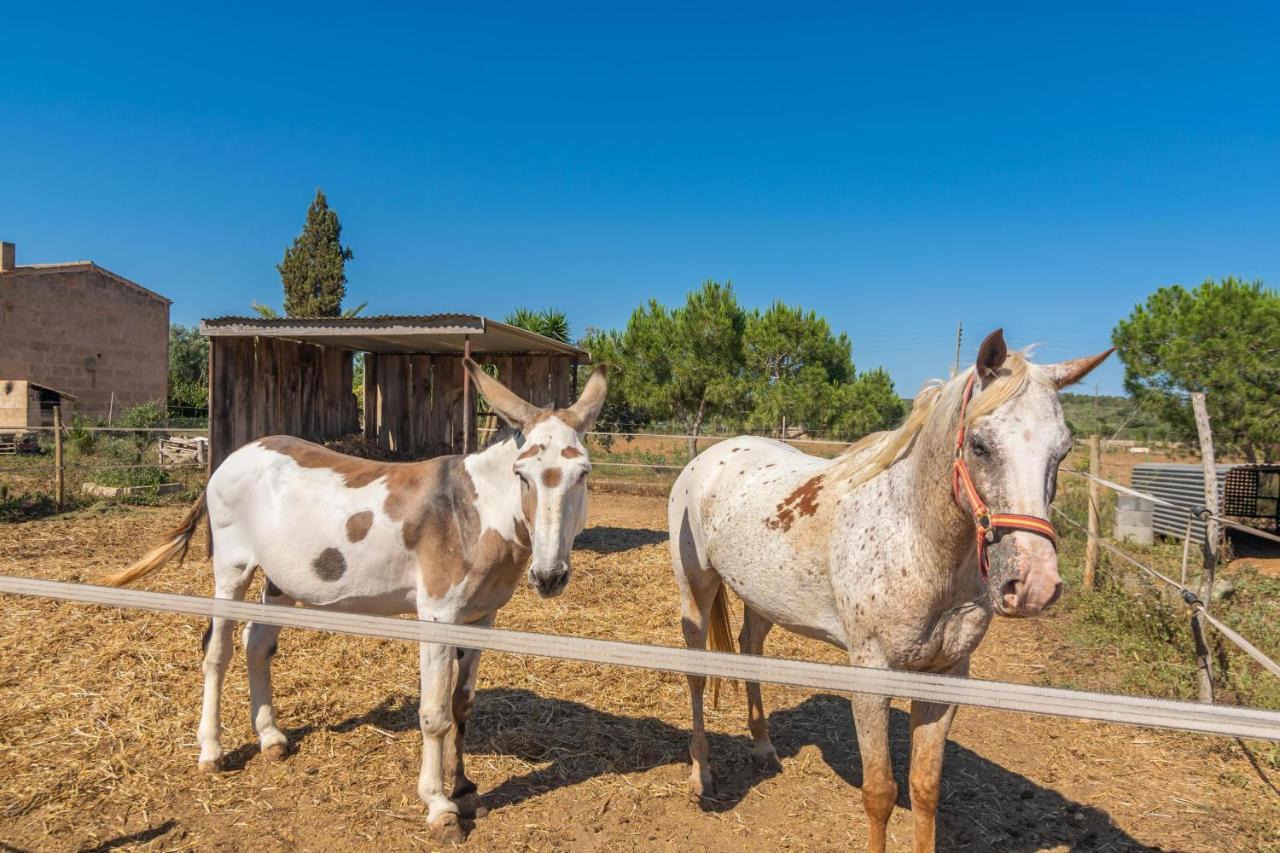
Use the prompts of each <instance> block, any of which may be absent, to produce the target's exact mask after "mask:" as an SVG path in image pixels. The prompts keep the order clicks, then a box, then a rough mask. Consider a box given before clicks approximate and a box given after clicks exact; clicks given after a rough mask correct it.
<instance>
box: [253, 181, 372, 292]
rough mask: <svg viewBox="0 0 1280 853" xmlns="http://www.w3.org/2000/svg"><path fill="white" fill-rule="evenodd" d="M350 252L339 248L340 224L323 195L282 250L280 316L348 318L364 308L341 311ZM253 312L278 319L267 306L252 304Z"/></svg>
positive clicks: (315, 200)
mask: <svg viewBox="0 0 1280 853" xmlns="http://www.w3.org/2000/svg"><path fill="white" fill-rule="evenodd" d="M354 257H355V255H354V254H353V253H352V251H351V249H350V248H349V247H347V246H344V245H342V223H340V222H339V221H338V213H337V211H335V210H331V209H330V208H329V200H328V199H326V198H325V195H324V192H323V191H321V190H316V197H315V199H314V200H313V201H312V202H311V206H310V207H309V208H307V221H306V223H305V224H304V225H303V226H302V233H301V234H299V235H298V236H297V237H296V238H294V241H293V245H291V246H289V247H288V248H287V249H285V251H284V260H283V261H281V262H280V263H279V264H278V265H277V266H276V269H277V270H278V271H279V273H280V281H281V283H282V284H283V285H284V313H285V314H286V315H287V316H289V317H344V316H345V317H351V316H355V315H356V314H359V313H360V311H361V310H363V309H364V305H363V304H361V305H359V306H358V307H356V308H352V309H349V310H347V311H343V309H342V301H343V300H344V299H345V298H346V295H347V274H346V264H347V261H349V260H351V259H352V258H354ZM253 309H254V310H255V311H257V312H258V313H259V314H262V315H263V316H265V317H278V316H279V313H278V312H277V311H276V310H275V309H274V308H271V307H270V306H267V305H260V304H258V303H257V302H254V303H253Z"/></svg>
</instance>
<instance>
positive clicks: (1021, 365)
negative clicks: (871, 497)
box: [833, 352, 1053, 486]
mask: <svg viewBox="0 0 1280 853" xmlns="http://www.w3.org/2000/svg"><path fill="white" fill-rule="evenodd" d="M972 373H973V368H969V369H968V370H966V371H964V372H963V373H961V374H960V375H958V376H956V377H955V378H953V379H951V380H948V381H946V382H941V381H935V382H930V383H927V384H926V385H925V387H924V388H923V389H921V391H920V393H919V394H918V395H916V399H915V401H914V402H913V403H912V405H911V411H910V412H909V413H908V414H907V419H906V420H905V421H903V423H902V426H900V427H898V428H897V429H893V430H887V431H885V432H873V433H871V434H870V435H866V436H863V437H862V438H860V439H859V440H858V441H856V442H855V443H854V444H853V445H852V446H851V447H849V449H848V450H846V451H845V452H844V453H842V454H840V455H839V456H838V457H836V463H835V467H834V472H833V473H835V474H836V475H838V476H840V477H842V478H844V479H846V480H847V481H848V484H849V485H850V486H857V485H860V484H862V483H865V482H866V481H867V480H870V479H871V478H872V477H874V476H876V475H877V474H880V473H882V472H883V471H885V470H887V469H888V468H889V467H890V466H892V465H893V464H894V463H895V462H897V461H898V460H900V459H902V458H904V457H906V456H907V455H908V454H909V453H910V452H911V447H912V445H913V444H914V442H915V440H916V438H918V437H919V436H920V434H921V433H923V432H925V431H926V430H928V431H933V430H937V429H945V430H948V431H949V430H950V428H951V427H952V426H953V423H954V419H955V416H956V412H957V411H958V410H959V408H960V398H961V397H962V396H963V395H964V386H965V383H967V382H968V381H969V376H970V374H972ZM1028 382H1038V383H1040V384H1043V385H1047V386H1052V384H1053V383H1052V380H1051V379H1050V378H1049V376H1048V374H1047V373H1046V372H1045V371H1044V369H1043V368H1042V367H1040V366H1039V365H1037V364H1034V363H1032V362H1031V361H1029V360H1028V359H1027V353H1026V352H1012V353H1009V356H1008V358H1006V359H1005V362H1004V365H1003V366H1002V367H1001V368H1000V370H999V371H998V373H997V377H996V380H995V381H994V382H992V383H991V384H990V385H987V386H986V387H985V388H983V389H982V390H981V392H979V393H976V394H975V395H974V397H973V399H972V400H971V401H970V403H969V408H968V409H967V410H966V412H965V425H966V426H968V425H970V424H972V423H973V422H974V421H976V420H978V419H979V418H981V417H983V416H984V415H989V414H991V413H992V412H993V411H995V410H996V409H998V408H1000V406H1002V405H1004V404H1005V403H1007V402H1009V401H1010V400H1012V399H1013V398H1014V397H1017V396H1018V395H1019V394H1021V393H1022V392H1023V390H1024V389H1025V388H1026V387H1027V383H1028Z"/></svg>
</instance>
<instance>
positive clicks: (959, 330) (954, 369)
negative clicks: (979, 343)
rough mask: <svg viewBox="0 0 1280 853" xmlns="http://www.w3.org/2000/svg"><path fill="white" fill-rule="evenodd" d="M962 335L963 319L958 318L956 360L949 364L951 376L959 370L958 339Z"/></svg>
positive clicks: (953, 376)
mask: <svg viewBox="0 0 1280 853" xmlns="http://www.w3.org/2000/svg"><path fill="white" fill-rule="evenodd" d="M962 337H964V321H963V320H960V321H958V322H957V323H956V360H955V363H954V364H953V365H952V366H951V378H953V379H954V378H955V375H956V374H957V373H959V372H960V339H961V338H962Z"/></svg>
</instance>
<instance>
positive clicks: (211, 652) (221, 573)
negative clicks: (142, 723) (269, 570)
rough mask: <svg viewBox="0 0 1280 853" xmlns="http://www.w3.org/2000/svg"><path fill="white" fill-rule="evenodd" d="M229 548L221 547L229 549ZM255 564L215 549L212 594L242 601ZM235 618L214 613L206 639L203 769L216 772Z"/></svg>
mask: <svg viewBox="0 0 1280 853" xmlns="http://www.w3.org/2000/svg"><path fill="white" fill-rule="evenodd" d="M227 550H228V549H225V548H224V549H222V552H221V553H226V552H227ZM253 572H254V566H253V564H252V562H251V561H247V560H244V559H238V558H237V559H229V558H224V557H222V556H220V554H219V552H215V557H214V561H213V597H214V598H223V599H229V600H232V601H240V600H241V599H243V598H244V594H245V592H246V591H247V590H248V588H249V581H250V580H252V579H253ZM234 629H235V622H233V621H232V620H230V619H222V618H220V617H216V616H215V617H214V618H213V619H212V620H211V621H210V623H209V631H208V633H206V634H205V640H204V665H203V669H204V704H203V707H202V708H201V710H200V728H199V729H198V730H197V732H196V739H197V740H198V741H199V742H200V769H201V770H204V771H207V772H214V771H217V770H221V769H222V682H223V679H224V678H225V676H226V674H227V664H228V663H230V662H231V650H232V643H231V634H232V631H233V630H234Z"/></svg>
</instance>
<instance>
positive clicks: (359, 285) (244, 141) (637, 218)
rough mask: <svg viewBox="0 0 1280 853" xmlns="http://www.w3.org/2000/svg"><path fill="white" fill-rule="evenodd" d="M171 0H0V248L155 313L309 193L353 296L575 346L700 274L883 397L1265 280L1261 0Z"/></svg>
mask: <svg viewBox="0 0 1280 853" xmlns="http://www.w3.org/2000/svg"><path fill="white" fill-rule="evenodd" d="M185 5H186V4H173V3H167V4H164V5H157V6H154V7H151V8H143V7H140V6H139V7H135V6H132V5H131V4H122V5H116V4H111V5H109V6H108V5H103V4H95V5H94V6H86V7H83V8H80V7H76V6H72V5H63V4H54V3H24V4H10V5H9V6H7V7H6V10H5V12H4V14H3V18H2V20H3V48H2V49H0V128H2V130H0V239H4V240H9V241H14V242H17V243H18V252H19V262H20V263H21V262H28V263H35V262H52V261H64V260H78V259H92V260H95V261H97V262H99V263H101V264H103V265H104V266H106V267H108V268H110V269H113V270H115V271H117V272H119V273H121V274H122V275H126V276H129V277H131V278H133V279H135V280H137V281H139V282H141V283H143V284H145V285H147V286H149V287H152V288H154V289H156V290H158V291H160V292H162V293H164V294H165V295H167V296H169V297H170V298H172V299H173V300H174V305H173V319H174V320H175V321H178V322H183V323H190V322H194V321H196V320H197V319H199V318H200V317H205V316H213V315H221V314H232V313H244V312H245V311H246V309H247V308H248V305H249V302H250V300H252V299H255V298H256V299H259V300H264V301H270V302H273V303H275V304H279V301H280V292H279V280H278V277H277V274H276V272H275V268H274V265H275V264H276V263H277V262H278V261H279V260H280V257H281V255H282V253H283V250H284V247H285V246H286V245H287V244H288V243H289V241H290V240H291V239H292V238H293V236H294V235H295V234H296V233H297V231H298V229H299V228H300V226H301V224H302V220H303V216H304V213H305V210H306V206H307V204H308V202H309V201H310V200H311V197H312V194H313V192H314V191H315V189H316V187H323V188H324V190H325V191H326V193H328V195H329V198H330V201H331V203H332V204H333V205H334V206H335V207H336V208H337V210H338V211H339V213H340V215H341V217H342V222H343V225H344V227H345V232H344V234H345V237H346V240H347V242H349V243H350V245H351V246H352V247H353V248H354V250H355V253H356V259H355V261H354V262H352V263H351V264H349V265H348V274H349V277H350V285H349V294H350V299H351V300H353V301H354V302H359V301H364V300H368V301H369V304H370V310H371V311H373V312H387V313H399V312H434V311H468V312H476V313H482V314H485V315H488V316H493V317H501V316H502V315H504V314H505V313H506V312H507V311H508V310H509V309H510V308H512V307H513V306H516V305H529V306H532V307H541V306H558V307H561V308H563V309H565V310H566V311H568V313H569V315H570V318H571V320H572V322H573V325H574V331H575V333H579V332H581V331H582V330H583V329H584V328H585V327H586V326H588V325H593V326H600V327H616V326H621V325H622V324H624V323H625V321H626V319H627V316H628V314H629V313H630V311H631V309H632V308H633V307H634V306H635V305H636V304H637V303H638V302H640V301H641V300H642V299H647V298H648V297H650V296H653V297H657V298H658V299H660V300H663V301H665V302H668V303H672V302H677V301H679V300H680V299H682V297H683V294H684V293H685V292H686V291H687V290H688V289H689V288H691V287H693V286H695V285H697V284H698V283H699V282H700V281H701V280H703V279H705V278H707V277H714V278H717V279H721V280H724V279H730V280H732V281H733V282H734V284H735V286H736V287H737V289H738V292H739V295H740V297H741V299H742V301H743V302H744V303H746V304H748V305H751V306H756V305H759V306H764V305H767V304H768V303H769V302H770V301H771V300H773V299H775V298H782V299H785V300H787V301H790V302H797V303H800V304H803V305H804V306H806V307H811V308H814V309H817V310H818V311H819V312H820V313H822V314H824V315H826V316H827V317H828V318H830V320H831V322H832V324H833V325H834V326H835V327H836V328H837V329H842V330H845V331H847V332H848V333H849V334H850V336H851V337H852V339H853V342H854V359H855V362H856V363H857V364H858V366H859V367H860V368H866V367H871V366H875V365H884V366H885V367H887V368H888V369H889V371H890V372H891V373H892V375H893V377H894V378H895V380H896V381H897V383H898V387H899V389H900V391H901V392H902V393H904V394H906V395H911V394H913V393H914V392H915V390H916V388H917V387H918V386H919V384H920V383H921V382H922V381H923V380H924V379H926V378H927V377H930V376H938V375H944V374H945V373H946V370H947V367H948V365H949V363H950V360H951V356H952V348H953V336H954V331H955V324H956V321H957V320H963V322H964V326H965V340H966V345H965V354H966V357H968V358H971V357H972V355H973V352H974V350H975V347H976V343H977V341H978V339H979V337H980V336H981V334H982V333H983V332H985V331H986V330H988V329H990V328H992V327H994V326H997V325H1003V326H1004V327H1005V329H1006V333H1007V337H1008V338H1009V340H1010V342H1011V343H1012V344H1014V345H1023V344H1028V343H1033V342H1040V343H1042V344H1043V345H1044V346H1043V347H1042V349H1041V350H1040V357H1041V358H1042V359H1045V360H1048V359H1056V358H1061V357H1070V356H1076V355H1083V354H1085V353H1088V352H1093V351H1096V350H1099V349H1102V348H1103V347H1105V346H1106V345H1107V344H1108V335H1109V331H1110V329H1111V327H1112V326H1113V325H1114V323H1115V321H1116V320H1117V319H1118V318H1120V317H1122V316H1123V315H1125V314H1126V313H1128V311H1129V310H1130V309H1131V308H1132V307H1133V305H1134V304H1135V303H1137V302H1138V301H1140V300H1141V299H1143V298H1144V296H1145V295H1146V294H1147V293H1148V292H1150V291H1151V290H1153V289H1155V288H1157V287H1159V286H1161V285H1164V284H1169V283H1184V284H1195V283H1198V282H1200V281H1201V280H1203V279H1204V278H1205V277H1207V276H1222V275H1227V274H1236V275H1240V276H1245V277H1249V278H1255V277H1261V278H1264V279H1267V280H1269V281H1270V282H1272V283H1277V282H1280V64H1277V63H1278V62H1280V60H1278V59H1277V56H1278V55H1277V45H1280V13H1277V11H1276V8H1277V7H1276V6H1274V5H1272V6H1271V7H1270V9H1268V8H1267V7H1266V6H1255V7H1244V6H1227V5H1223V4H1185V5H1184V4H1169V3H1162V4H1152V5H1150V6H1146V7H1138V6H1133V7H1128V8H1127V9H1122V8H1120V4H1114V3H1108V4H1103V5H1099V6H1095V7H1092V8H1088V7H1085V6H1083V5H1074V4H1073V5H1071V6H1070V7H1062V8H1063V9H1064V10H1069V13H1067V14H1056V13H1043V14H1042V13H1034V12H1029V11H1028V10H1027V9H1026V8H1024V6H1025V5H1026V4H1008V5H1000V6H986V7H981V8H979V7H978V6H975V5H974V4H941V5H938V6H925V5H918V4H912V5H911V7H910V9H906V8H904V7H905V6H906V4H886V5H885V6H884V7H880V8H876V7H873V6H870V5H867V4H845V5H844V6H843V7H842V6H827V5H823V4H818V5H806V4H800V3H785V4H778V5H776V6H760V5H753V4H746V3H726V4H723V5H712V4H699V3H679V4H660V3H654V2H645V3H634V4H624V3H603V4H602V3H590V4H585V3H584V4H581V5H573V6H566V5H547V4H519V5H512V6H497V5H487V4H478V3H471V4H451V5H449V6H436V7H431V8H415V9H406V8H402V7H392V6H387V7H371V6H368V5H367V4H346V5H342V6H325V5H323V4H320V3H309V4H305V5H304V4H297V5H296V6H293V7H292V8H289V9H285V8H284V7H278V8H273V9H270V10H268V9H266V8H263V7H260V6H256V5H255V6H246V7H242V8H233V7H232V6H230V5H229V4H217V7H216V9H215V8H212V6H213V5H214V4H206V5H205V8H203V9H201V10H200V11H193V10H190V9H188V8H184V7H185ZM854 5H857V6H858V8H856V9H850V8H847V7H848V6H854ZM1031 5H1035V4H1031ZM1120 377H1121V372H1120V370H1119V368H1118V366H1116V365H1111V366H1109V367H1108V368H1107V369H1105V370H1103V371H1100V373H1099V379H1100V382H1099V386H1100V388H1101V390H1102V391H1103V392H1104V393H1107V392H1117V391H1119V390H1120ZM1092 388H1093V385H1092V384H1091V385H1090V386H1089V390H1092Z"/></svg>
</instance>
